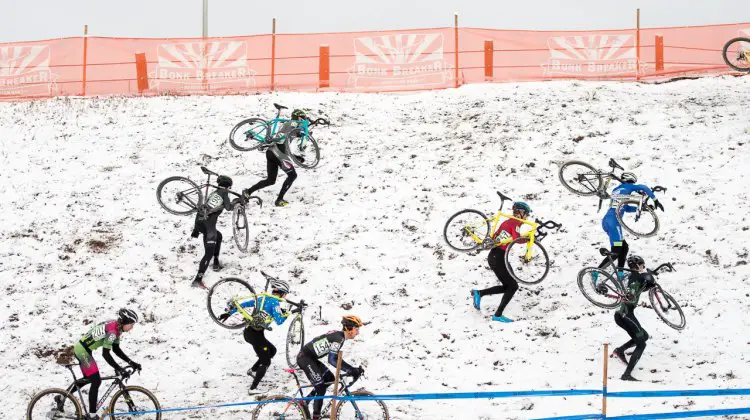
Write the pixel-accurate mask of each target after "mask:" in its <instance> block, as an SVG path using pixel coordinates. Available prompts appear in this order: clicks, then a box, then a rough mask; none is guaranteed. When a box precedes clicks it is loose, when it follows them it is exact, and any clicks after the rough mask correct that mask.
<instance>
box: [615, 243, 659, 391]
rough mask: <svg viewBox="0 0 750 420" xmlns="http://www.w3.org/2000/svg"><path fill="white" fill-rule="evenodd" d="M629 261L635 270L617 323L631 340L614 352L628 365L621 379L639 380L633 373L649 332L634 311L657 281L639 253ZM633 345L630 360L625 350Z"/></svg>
mask: <svg viewBox="0 0 750 420" xmlns="http://www.w3.org/2000/svg"><path fill="white" fill-rule="evenodd" d="M627 262H628V268H630V269H631V270H633V272H632V273H631V274H630V276H629V278H628V287H627V298H626V299H625V300H623V302H622V303H621V304H620V307H619V308H618V309H617V311H616V312H615V323H616V324H617V325H618V326H619V327H620V328H622V329H624V330H625V331H626V332H627V333H628V335H629V336H630V340H628V341H627V342H626V343H625V344H623V345H622V346H620V347H617V348H615V350H614V352H613V353H612V354H613V355H614V356H615V357H617V358H618V359H620V361H622V362H623V363H625V364H626V365H627V368H625V373H623V374H622V376H621V377H620V379H622V380H623V381H637V379H635V378H634V377H633V375H632V373H633V369H635V365H636V364H637V363H638V360H639V359H640V358H641V355H643V350H645V349H646V341H647V340H648V333H647V332H646V330H644V329H643V327H641V323H640V322H638V320H637V319H636V318H635V313H634V311H635V308H636V306H638V299H639V298H640V296H641V293H643V292H644V291H646V290H648V289H650V288H651V287H653V285H654V283H655V281H654V276H653V275H652V274H651V273H649V272H648V271H647V270H646V263H645V262H644V261H643V258H641V257H639V256H638V255H631V256H629V257H628V261H627ZM633 346H635V350H634V351H633V354H632V355H631V356H630V361H628V360H627V359H626V358H625V350H627V349H629V348H631V347H633Z"/></svg>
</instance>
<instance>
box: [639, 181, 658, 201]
mask: <svg viewBox="0 0 750 420" xmlns="http://www.w3.org/2000/svg"><path fill="white" fill-rule="evenodd" d="M635 188H636V191H638V192H643V193H646V195H648V196H649V197H651V199H652V200H656V195H655V194H654V192H653V191H652V190H651V188H649V187H648V186H646V185H643V184H636V185H635Z"/></svg>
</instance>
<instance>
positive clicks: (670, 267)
mask: <svg viewBox="0 0 750 420" xmlns="http://www.w3.org/2000/svg"><path fill="white" fill-rule="evenodd" d="M661 270H665V271H667V272H672V271H677V269H676V268H674V265H672V263H671V262H668V263H664V264H661V265H660V266H658V267H656V268H655V269H654V270H652V272H653V273H654V274H656V275H657V276H658V275H659V272H660V271H661Z"/></svg>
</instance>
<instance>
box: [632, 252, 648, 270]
mask: <svg viewBox="0 0 750 420" xmlns="http://www.w3.org/2000/svg"><path fill="white" fill-rule="evenodd" d="M639 265H643V266H645V265H646V262H645V261H643V258H641V257H639V256H638V255H630V256H628V267H630V268H631V269H634V268H637V267H638V266H639Z"/></svg>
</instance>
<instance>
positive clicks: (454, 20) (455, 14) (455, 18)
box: [453, 12, 458, 87]
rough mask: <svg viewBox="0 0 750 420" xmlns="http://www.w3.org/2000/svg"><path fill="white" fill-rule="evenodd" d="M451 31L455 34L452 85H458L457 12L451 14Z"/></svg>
mask: <svg viewBox="0 0 750 420" xmlns="http://www.w3.org/2000/svg"><path fill="white" fill-rule="evenodd" d="M453 33H454V35H455V41H454V45H455V47H456V63H455V64H456V74H455V82H454V86H453V87H458V12H456V13H454V14H453Z"/></svg>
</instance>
